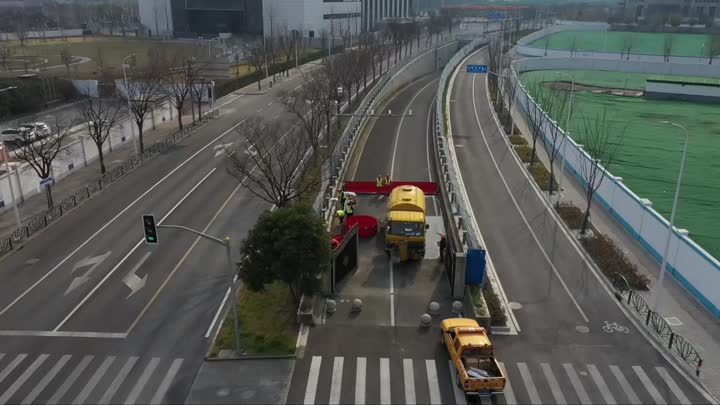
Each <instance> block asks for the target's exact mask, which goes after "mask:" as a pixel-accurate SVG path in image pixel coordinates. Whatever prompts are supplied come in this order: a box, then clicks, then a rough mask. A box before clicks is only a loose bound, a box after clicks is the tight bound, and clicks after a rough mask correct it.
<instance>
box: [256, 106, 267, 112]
mask: <svg viewBox="0 0 720 405" xmlns="http://www.w3.org/2000/svg"><path fill="white" fill-rule="evenodd" d="M264 109H265V107H261V108H258V109H257V110H255V112H258V113H259V112H262V110H264Z"/></svg>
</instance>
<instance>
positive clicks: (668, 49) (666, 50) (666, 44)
mask: <svg viewBox="0 0 720 405" xmlns="http://www.w3.org/2000/svg"><path fill="white" fill-rule="evenodd" d="M672 48H673V35H672V34H665V39H664V41H663V61H665V62H670V55H671V54H672ZM628 54H629V52H628Z"/></svg>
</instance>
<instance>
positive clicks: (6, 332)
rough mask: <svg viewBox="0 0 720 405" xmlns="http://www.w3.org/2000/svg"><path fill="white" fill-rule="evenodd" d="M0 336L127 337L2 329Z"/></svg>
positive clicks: (123, 335)
mask: <svg viewBox="0 0 720 405" xmlns="http://www.w3.org/2000/svg"><path fill="white" fill-rule="evenodd" d="M0 336H35V337H74V338H101V339H125V338H126V337H127V334H126V333H109V332H71V331H57V332H55V331H49V330H0Z"/></svg>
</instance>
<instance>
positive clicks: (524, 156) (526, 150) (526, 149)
mask: <svg viewBox="0 0 720 405" xmlns="http://www.w3.org/2000/svg"><path fill="white" fill-rule="evenodd" d="M514 149H515V153H517V155H518V156H519V157H520V160H522V161H523V162H524V163H530V160H531V156H532V148H531V147H530V146H528V145H520V146H515V148H514ZM535 158H536V159H535V160H536V161H537V155H535Z"/></svg>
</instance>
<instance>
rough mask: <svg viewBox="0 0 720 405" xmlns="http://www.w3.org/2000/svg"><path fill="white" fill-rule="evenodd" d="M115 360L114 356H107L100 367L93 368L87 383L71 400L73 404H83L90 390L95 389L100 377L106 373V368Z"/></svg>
mask: <svg viewBox="0 0 720 405" xmlns="http://www.w3.org/2000/svg"><path fill="white" fill-rule="evenodd" d="M114 361H115V356H108V357H106V358H105V360H104V361H103V362H102V364H100V367H98V369H97V370H95V373H94V374H93V375H92V377H90V380H88V382H87V383H85V386H84V387H83V389H82V391H80V393H79V394H78V396H77V397H76V398H75V400H74V401H73V404H83V403H85V401H86V400H87V399H88V397H89V396H90V393H91V392H92V390H94V389H95V386H96V385H97V383H98V382H100V379H101V378H102V377H103V376H104V375H105V373H107V370H108V368H110V365H112V363H113V362H114Z"/></svg>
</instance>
